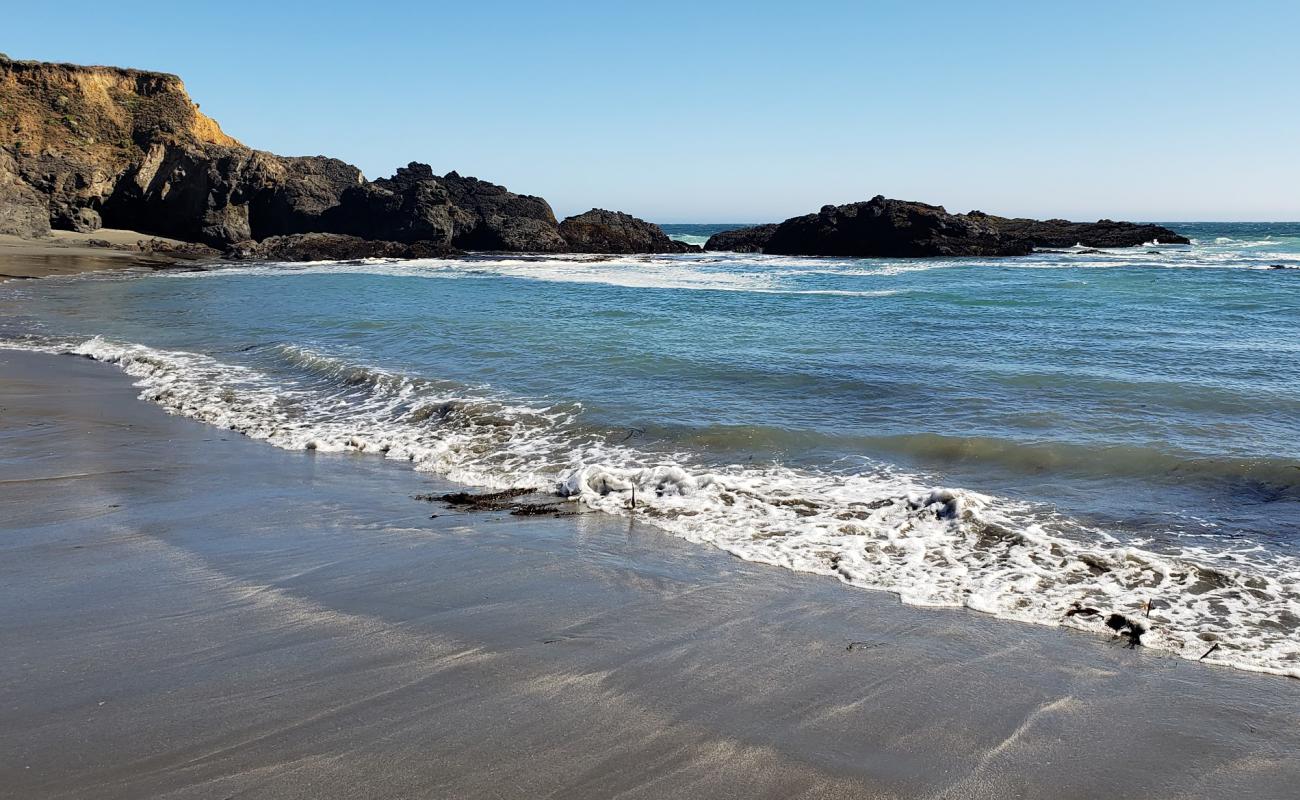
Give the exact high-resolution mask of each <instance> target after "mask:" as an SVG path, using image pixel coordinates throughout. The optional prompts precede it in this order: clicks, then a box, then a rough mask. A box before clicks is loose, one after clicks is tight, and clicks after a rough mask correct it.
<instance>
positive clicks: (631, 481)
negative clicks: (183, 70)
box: [6, 337, 1300, 677]
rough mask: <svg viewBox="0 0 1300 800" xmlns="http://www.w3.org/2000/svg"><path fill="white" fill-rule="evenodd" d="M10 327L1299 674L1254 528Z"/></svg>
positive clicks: (325, 372) (501, 470)
mask: <svg viewBox="0 0 1300 800" xmlns="http://www.w3.org/2000/svg"><path fill="white" fill-rule="evenodd" d="M6 346H17V347H23V348H25V349H38V350H45V351H50V352H63V353H69V354H75V355H80V356H85V357H89V358H92V359H95V360H97V361H102V362H105V363H110V364H115V365H117V366H118V367H119V368H121V369H122V370H123V371H124V372H126V373H127V374H128V375H130V376H132V377H133V378H135V379H136V385H137V386H138V387H139V388H140V390H141V397H142V398H143V399H147V400H149V401H152V402H155V403H158V404H159V405H161V406H163V407H164V408H166V409H167V410H168V411H170V412H172V413H175V414H180V415H183V416H186V417H190V418H192V419H196V420H201V421H204V422H207V423H210V424H213V425H218V426H221V427H225V428H229V429H231V430H234V431H238V432H240V433H243V434H246V435H248V436H250V437H252V438H255V439H260V440H263V441H266V442H269V443H271V444H273V445H276V446H278V447H282V448H286V449H310V450H317V451H329V452H343V451H352V452H363V453H374V454H377V455H381V456H383V457H386V458H390V459H395V460H400V461H404V462H409V463H410V464H411V465H412V466H413V467H414V468H416V469H419V470H422V471H427V472H431V473H436V474H438V475H441V476H444V477H446V478H449V479H451V480H454V481H458V482H462V483H466V484H471V485H475V486H479V487H484V488H491V489H508V488H526V489H532V490H537V491H542V492H550V493H554V494H555V495H558V496H560V497H563V498H567V499H568V500H569V501H571V502H574V503H580V504H583V505H585V506H588V507H590V508H591V509H595V510H598V511H601V512H605V513H609V514H618V515H627V514H636V515H637V516H638V517H641V518H643V519H646V520H647V521H649V522H651V523H653V524H655V525H657V526H658V527H660V528H661V529H663V530H665V531H667V532H669V533H671V534H673V535H676V536H679V537H681V538H684V539H688V540H690V541H693V542H699V543H705V544H711V545H714V546H716V547H719V548H721V549H723V550H725V551H727V552H729V553H733V554H735V555H737V556H739V557H741V558H743V559H746V560H749V561H754V562H759V563H764V564H771V565H775V566H780V567H785V568H788V569H792V570H798V571H802V572H810V573H816V574H822V575H829V576H834V577H836V578H838V579H839V580H841V581H843V582H844V583H846V584H849V585H852V586H857V587H863V588H870V589H878V590H883V591H888V592H892V593H894V594H896V595H897V596H898V597H899V598H900V599H901V600H902V601H903V602H905V603H909V604H914V605H926V606H952V607H965V608H969V609H973V610H976V611H980V612H984V613H988V614H993V615H995V616H998V617H1002V618H1006V619H1013V620H1019V621H1023V622H1032V623H1038V624H1044V625H1054V626H1066V627H1071V628H1077V629H1082V630H1088V631H1093V632H1097V633H1104V634H1107V635H1111V634H1112V633H1113V632H1114V630H1115V629H1116V627H1117V624H1118V623H1116V621H1115V620H1116V617H1114V616H1112V615H1118V616H1119V617H1120V618H1122V620H1123V622H1124V624H1128V625H1139V626H1141V627H1143V628H1144V629H1147V630H1146V632H1145V633H1144V634H1143V635H1142V638H1141V642H1142V644H1144V645H1147V646H1150V647H1153V648H1158V649H1161V650H1165V651H1169V652H1172V653H1175V654H1177V655H1179V656H1183V657H1186V658H1191V659H1198V658H1201V657H1202V656H1203V655H1204V654H1205V653H1206V651H1207V650H1210V649H1211V647H1212V646H1214V645H1218V648H1217V649H1216V650H1214V651H1213V652H1212V653H1210V654H1209V655H1208V656H1206V657H1205V660H1206V661H1207V662H1213V663H1220V664H1225V665H1231V666H1235V667H1238V668H1241V669H1248V670H1254V671H1260V672H1270V673H1275V674H1282V675H1288V676H1291V677H1300V637H1298V636H1297V633H1298V630H1300V563H1297V562H1296V560H1295V559H1293V558H1290V557H1289V556H1279V555H1275V554H1265V553H1263V552H1262V551H1261V550H1259V549H1258V548H1253V549H1252V548H1249V547H1245V546H1243V548H1242V549H1238V550H1232V549H1226V550H1210V549H1208V548H1206V547H1200V546H1183V547H1182V548H1181V549H1179V550H1177V551H1173V550H1171V551H1169V552H1156V551H1153V550H1150V549H1144V548H1143V547H1141V546H1137V545H1135V544H1134V543H1131V542H1126V541H1124V540H1122V539H1119V538H1117V537H1116V536H1114V535H1112V534H1110V533H1108V532H1106V531H1102V530H1098V529H1095V528H1089V527H1087V526H1084V525H1082V524H1080V523H1078V522H1075V521H1072V520H1070V519H1067V518H1065V517H1062V516H1061V515H1059V514H1056V513H1054V512H1053V511H1051V510H1050V509H1048V508H1044V507H1041V506H1036V505H1034V504H1031V503H1023V502H1016V501H1011V500H1008V499H1005V498H999V497H994V496H991V495H987V494H981V493H978V492H972V491H966V490H962V489H956V488H946V487H940V486H934V485H931V484H929V483H928V482H927V481H925V480H924V479H923V478H921V477H919V476H915V475H910V474H906V473H902V472H899V471H897V470H894V469H891V468H889V467H886V466H883V465H881V466H878V467H869V468H865V469H861V470H860V471H857V472H854V473H852V474H839V473H828V472H821V471H816V470H810V469H797V468H793V467H790V466H786V465H781V464H769V465H754V464H728V463H709V462H707V461H705V460H704V459H703V458H702V457H701V456H699V455H698V454H695V453H691V452H679V453H656V452H652V451H651V450H649V449H646V448H640V449H639V448H638V447H636V446H634V445H635V442H629V441H627V440H625V439H624V437H623V436H622V435H621V434H622V433H623V432H613V431H609V430H602V429H600V428H598V427H594V426H591V425H589V424H587V423H586V422H585V421H584V413H583V408H582V407H581V406H580V405H577V404H558V405H554V404H552V405H545V404H539V403H530V402H521V401H519V400H518V399H517V398H512V397H509V396H507V395H504V394H501V393H498V392H494V391H493V390H492V389H491V388H490V387H469V386H465V385H463V384H458V383H455V382H452V381H439V380H432V379H428V378H422V377H415V376H410V375H406V374H403V373H400V372H395V371H390V370H384V369H379V368H376V367H373V366H369V365H365V364H359V363H354V362H351V361H348V360H347V359H341V358H336V357H333V356H331V355H329V354H324V353H319V352H316V351H314V350H311V349H307V348H303V347H299V346H294V345H270V346H267V347H265V348H261V349H260V350H261V352H260V353H259V357H262V358H269V359H271V360H272V361H273V362H274V363H275V365H276V370H275V373H276V374H277V375H280V373H283V375H282V376H280V377H275V378H273V377H271V373H270V372H264V371H261V370H259V369H256V368H253V367H249V366H242V365H237V364H230V363H225V362H223V361H220V360H217V359H215V358H213V357H210V356H207V355H202V354H198V353H191V352H185V351H167V350H158V349H153V348H149V347H145V346H142V345H136V344H126V343H117V342H111V341H106V340H104V339H101V338H98V337H97V338H94V339H90V340H88V341H81V342H74V343H63V344H56V343H49V342H45V343H39V342H28V343H25V344H23V343H10V344H8V345H6ZM1216 469H1217V467H1216ZM634 497H635V510H632V509H631V505H632V503H633V499H634ZM1108 623H1109V624H1108Z"/></svg>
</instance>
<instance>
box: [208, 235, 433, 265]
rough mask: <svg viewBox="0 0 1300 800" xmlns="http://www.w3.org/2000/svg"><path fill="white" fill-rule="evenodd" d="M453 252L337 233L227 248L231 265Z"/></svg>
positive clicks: (274, 238) (276, 238)
mask: <svg viewBox="0 0 1300 800" xmlns="http://www.w3.org/2000/svg"><path fill="white" fill-rule="evenodd" d="M452 252H453V251H451V250H450V249H449V248H447V247H446V246H445V245H443V244H439V243H436V242H386V241H379V240H375V239H362V238H360V237H357V236H348V235H346V234H341V233H296V234H291V235H289V236H272V237H269V238H267V239H263V240H262V241H260V242H257V241H252V240H249V241H246V242H239V243H237V244H234V245H231V246H230V247H229V248H228V249H227V250H226V252H225V255H224V257H225V258H227V259H229V260H231V261H349V260H352V259H358V258H439V257H442V256H446V255H450V254H451V253H452Z"/></svg>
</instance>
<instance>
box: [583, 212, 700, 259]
mask: <svg viewBox="0 0 1300 800" xmlns="http://www.w3.org/2000/svg"><path fill="white" fill-rule="evenodd" d="M560 235H561V236H563V237H564V241H565V242H567V243H568V249H569V251H570V252H573V253H697V252H699V250H700V248H699V247H697V246H695V245H693V244H686V243H685V242H678V241H674V240H673V239H670V238H668V234H666V233H664V232H663V229H662V228H660V227H659V226H658V225H655V224H654V223H652V222H646V221H645V220H641V219H637V218H636V217H634V216H632V215H631V214H624V213H623V212H621V211H606V210H604V209H602V208H593V209H592V210H590V211H588V212H586V213H584V214H578V215H577V216H573V217H569V218H567V219H565V220H564V221H563V222H561V223H560Z"/></svg>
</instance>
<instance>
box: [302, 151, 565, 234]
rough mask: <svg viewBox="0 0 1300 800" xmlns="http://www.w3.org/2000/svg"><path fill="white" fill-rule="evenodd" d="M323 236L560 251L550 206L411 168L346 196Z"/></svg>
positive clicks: (328, 218)
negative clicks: (333, 232)
mask: <svg viewBox="0 0 1300 800" xmlns="http://www.w3.org/2000/svg"><path fill="white" fill-rule="evenodd" d="M324 220H325V225H324V229H325V230H330V231H337V232H339V233H346V234H351V235H354V236H360V237H364V238H368V239H380V240H390V241H395V242H417V241H427V242H436V243H438V244H440V245H442V246H444V247H448V248H450V247H457V248H462V249H467V250H470V249H472V250H510V251H527V252H548V253H553V252H561V251H563V250H565V249H566V245H565V243H564V240H563V239H562V238H560V233H559V230H558V227H557V223H556V221H555V213H554V212H552V211H551V207H550V205H548V204H547V202H546V201H545V200H543V199H542V198H540V197H531V196H528V195H518V194H515V193H514V192H510V191H508V190H506V188H505V187H504V186H498V185H496V184H494V183H488V182H487V181H480V180H478V179H477V178H463V177H461V176H460V175H458V174H456V173H455V172H449V173H447V175H445V176H443V177H441V178H439V177H436V176H435V175H434V174H433V169H432V168H431V167H430V166H429V165H428V164H419V163H415V162H412V163H410V164H408V165H407V166H405V167H401V168H400V169H398V170H397V172H396V174H394V175H393V177H391V178H381V179H379V180H376V181H372V182H370V183H366V184H362V185H360V186H356V187H353V188H351V189H349V190H348V191H346V192H344V193H343V195H342V196H341V198H340V200H339V203H338V205H337V206H335V207H334V208H331V209H329V211H328V212H326V214H325V216H324Z"/></svg>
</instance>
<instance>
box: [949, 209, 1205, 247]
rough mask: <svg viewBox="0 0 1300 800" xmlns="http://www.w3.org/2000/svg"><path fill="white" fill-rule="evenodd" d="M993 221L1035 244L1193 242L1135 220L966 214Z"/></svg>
mask: <svg viewBox="0 0 1300 800" xmlns="http://www.w3.org/2000/svg"><path fill="white" fill-rule="evenodd" d="M966 216H967V217H969V218H970V219H973V220H978V221H980V222H983V223H987V224H990V225H992V226H994V227H995V228H997V229H998V230H999V231H1001V232H1002V235H1003V236H1006V237H1008V238H1011V239H1019V240H1021V241H1024V242H1028V243H1029V244H1030V245H1031V246H1033V247H1074V246H1075V245H1083V246H1084V247H1140V246H1141V245H1144V244H1149V243H1151V242H1153V241H1155V242H1159V243H1160V244H1191V240H1190V239H1188V238H1187V237H1186V236H1183V235H1181V234H1178V233H1175V232H1174V231H1171V230H1169V229H1168V228H1166V227H1163V226H1161V225H1150V224H1139V223H1133V222H1114V221H1112V220H1109V219H1102V220H1097V221H1096V222H1070V221H1069V220H1064V219H1048V220H1036V219H1025V218H1014V219H1012V218H1007V217H998V216H994V215H992V214H985V213H984V212H982V211H972V212H970V213H969V214H967V215H966Z"/></svg>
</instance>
